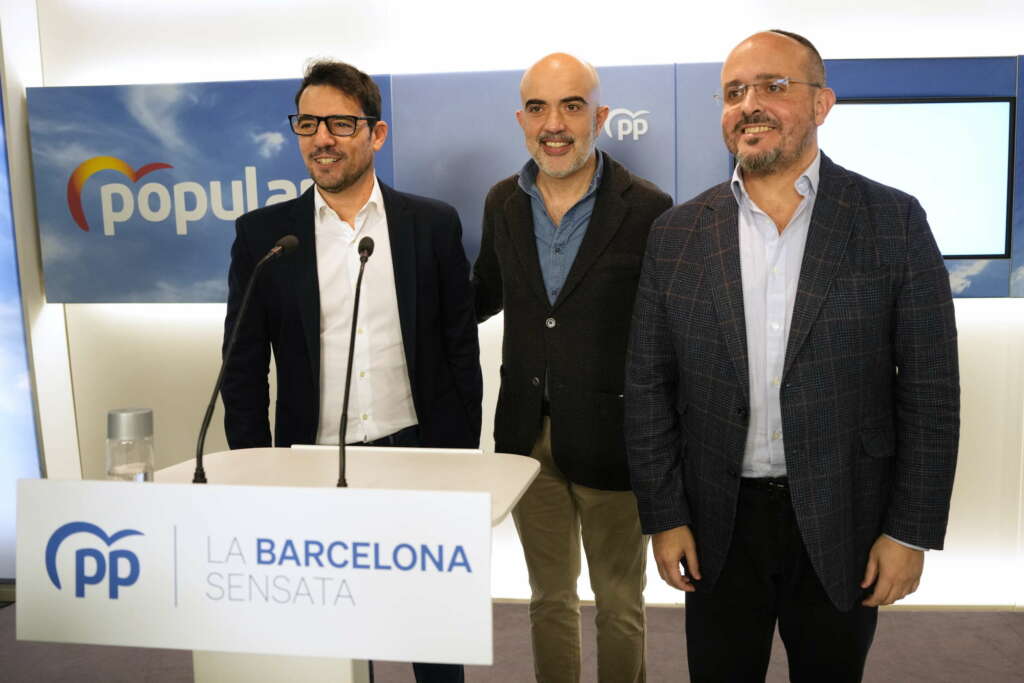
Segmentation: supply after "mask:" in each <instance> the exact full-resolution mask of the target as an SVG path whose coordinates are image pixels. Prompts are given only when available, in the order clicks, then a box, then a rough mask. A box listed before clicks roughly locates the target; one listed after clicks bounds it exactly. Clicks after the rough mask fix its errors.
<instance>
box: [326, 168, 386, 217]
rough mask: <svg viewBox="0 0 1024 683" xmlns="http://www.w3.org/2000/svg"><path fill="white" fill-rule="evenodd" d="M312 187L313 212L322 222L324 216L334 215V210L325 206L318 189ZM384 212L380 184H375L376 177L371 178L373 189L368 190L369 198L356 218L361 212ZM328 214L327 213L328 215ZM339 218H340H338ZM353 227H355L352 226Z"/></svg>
mask: <svg viewBox="0 0 1024 683" xmlns="http://www.w3.org/2000/svg"><path fill="white" fill-rule="evenodd" d="M313 187H314V192H313V210H314V211H315V212H316V216H317V218H319V219H321V220H323V219H324V217H325V216H328V215H330V214H331V213H335V211H334V209H332V208H331V207H330V206H328V205H327V202H326V201H325V200H324V198H323V195H321V194H320V188H319V187H316V186H315V185H314V186H313ZM383 210H384V195H382V194H381V192H380V183H378V182H377V176H376V175H374V176H373V189H372V190H370V198H369V199H367V200H366V203H365V204H363V206H362V208H361V209H359V211H358V212H357V213H356V216H357V217H358V216H359V215H360V214H362V213H363V212H369V211H378V212H380V211H383ZM328 212H329V213H328ZM339 218H340V216H339ZM353 227H355V226H353Z"/></svg>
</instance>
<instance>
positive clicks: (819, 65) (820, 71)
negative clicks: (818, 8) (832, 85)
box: [769, 28, 825, 86]
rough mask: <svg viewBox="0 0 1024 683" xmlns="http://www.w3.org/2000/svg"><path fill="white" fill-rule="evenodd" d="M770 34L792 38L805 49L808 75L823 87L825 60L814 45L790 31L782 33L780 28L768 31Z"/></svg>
mask: <svg viewBox="0 0 1024 683" xmlns="http://www.w3.org/2000/svg"><path fill="white" fill-rule="evenodd" d="M769 32H770V33H778V34H779V35H780V36H786V37H787V38H792V39H793V40H795V41H796V42H798V43H800V44H801V45H803V46H804V47H805V48H807V52H808V53H809V54H808V62H809V66H810V68H809V70H808V72H809V75H810V77H811V79H812V80H813V81H814V82H815V83H817V84H819V85H821V86H824V85H825V60H823V59H822V58H821V53H819V52H818V48H816V47H814V43H812V42H811V41H809V40H807V39H806V38H804V37H803V36H802V35H800V34H799V33H793V32H792V31H783V30H782V29H780V28H773V29H769Z"/></svg>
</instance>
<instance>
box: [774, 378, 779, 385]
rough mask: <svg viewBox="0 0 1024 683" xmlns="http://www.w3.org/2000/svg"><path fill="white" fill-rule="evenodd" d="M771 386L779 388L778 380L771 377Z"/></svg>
mask: <svg viewBox="0 0 1024 683" xmlns="http://www.w3.org/2000/svg"><path fill="white" fill-rule="evenodd" d="M772 386H774V387H777V386H779V378H778V377H772Z"/></svg>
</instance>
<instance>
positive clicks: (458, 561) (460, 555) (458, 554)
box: [448, 545, 473, 574]
mask: <svg viewBox="0 0 1024 683" xmlns="http://www.w3.org/2000/svg"><path fill="white" fill-rule="evenodd" d="M456 567H462V568H463V569H465V570H466V573H468V574H472V573H473V569H472V568H471V567H470V566H469V558H468V557H466V549H465V548H463V547H462V546H461V545H457V546H455V550H454V551H453V552H452V560H451V562H449V563H448V571H451V570H453V569H455V568H456Z"/></svg>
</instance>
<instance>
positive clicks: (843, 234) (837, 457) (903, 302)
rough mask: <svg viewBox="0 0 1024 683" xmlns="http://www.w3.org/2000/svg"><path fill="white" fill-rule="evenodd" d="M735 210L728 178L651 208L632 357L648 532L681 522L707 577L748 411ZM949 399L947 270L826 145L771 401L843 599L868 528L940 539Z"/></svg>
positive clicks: (910, 201) (633, 410) (952, 426)
mask: <svg viewBox="0 0 1024 683" xmlns="http://www.w3.org/2000/svg"><path fill="white" fill-rule="evenodd" d="M737 215H738V214H737V205H736V200H735V198H734V197H733V194H732V192H731V190H730V188H729V184H728V183H723V184H721V185H718V186H716V187H713V188H711V189H710V190H708V191H706V192H704V193H703V194H701V195H700V196H698V197H696V198H694V199H692V200H690V201H689V202H686V203H685V204H682V205H680V206H677V207H674V208H673V209H671V210H669V211H668V212H666V213H665V214H663V215H662V216H661V217H660V218H659V219H658V220H657V221H655V225H654V227H653V228H652V230H651V235H650V239H649V241H648V245H647V253H646V255H645V260H644V265H643V271H642V274H641V277H640V286H639V292H638V295H637V301H636V307H635V309H634V313H633V326H632V331H631V338H630V349H629V353H628V361H627V362H628V368H627V375H626V401H625V405H626V418H625V423H626V444H627V449H628V456H629V465H630V474H631V480H632V482H633V488H634V491H635V492H636V495H637V500H638V504H639V508H640V518H641V523H642V525H643V529H644V532H646V533H656V532H658V531H664V530H667V529H671V528H674V527H678V526H681V525H684V524H686V525H690V527H691V529H692V530H693V532H694V534H695V536H696V540H697V553H698V556H699V558H700V565H701V574H702V576H703V577H704V578H703V580H702V581H701V583H702V584H705V585H706V589H707V590H710V589H711V588H713V586H714V583H715V581H716V579H717V577H718V574H719V572H720V571H721V569H722V566H723V564H724V562H725V558H726V553H727V552H728V550H729V544H730V542H731V539H732V532H733V523H734V520H735V512H736V502H737V496H738V492H739V485H740V472H741V465H742V462H743V451H744V445H745V442H746V436H747V427H748V424H749V406H750V393H749V386H748V384H749V378H748V372H747V341H746V325H745V319H744V312H743V286H742V281H741V276H740V256H739V237H738V234H739V231H738V219H737ZM959 396H960V392H959V374H958V366H957V344H956V324H955V320H954V316H953V304H952V299H951V295H950V288H949V277H948V274H947V271H946V268H945V266H944V264H943V261H942V257H941V255H940V254H939V250H938V247H937V246H936V244H935V240H934V238H933V237H932V234H931V231H930V230H929V228H928V223H927V221H926V220H925V214H924V211H923V210H922V209H921V206H920V205H919V204H918V202H917V200H915V199H914V198H913V197H911V196H910V195H907V194H905V193H903V192H900V191H898V190H894V189H892V188H890V187H886V186H884V185H880V184H879V183H876V182H873V181H871V180H868V179H867V178H864V177H863V176H860V175H857V174H856V173H852V172H850V171H847V170H846V169H844V168H841V167H839V166H837V165H835V164H834V163H832V162H831V161H830V160H829V159H828V157H826V156H824V155H822V159H821V177H820V184H819V188H818V195H817V199H816V201H815V204H814V211H813V213H812V215H811V225H810V231H809V233H808V237H807V246H806V249H805V253H804V259H803V265H802V267H801V271H800V280H799V283H798V285H797V294H796V301H795V303H794V306H793V319H792V326H791V329H790V334H789V340H788V344H787V347H786V356H785V362H784V370H783V376H782V385H781V387H780V400H781V403H782V424H783V434H785V449H786V469H787V473H788V476H789V480H790V489H791V497H792V502H793V510H794V512H795V513H796V519H797V524H798V526H799V528H800V533H801V536H802V538H803V541H804V544H805V546H806V547H807V552H808V555H809V556H810V560H811V564H812V565H813V566H814V568H815V570H816V572H817V574H818V577H819V578H820V579H821V582H822V584H823V585H824V587H825V590H826V592H827V593H828V595H829V597H830V598H831V600H832V601H833V602H834V603H835V604H836V606H837V607H839V608H840V609H844V610H845V609H849V608H850V607H851V606H853V605H854V604H855V603H856V601H857V600H858V598H859V597H860V593H861V590H860V588H859V582H860V580H861V578H862V577H863V575H864V568H865V565H866V562H867V554H868V551H869V550H870V548H871V545H872V544H873V543H874V541H875V540H876V539H877V538H878V536H879V534H881V533H883V532H884V533H887V534H889V535H891V536H893V537H895V538H897V539H900V540H902V541H905V542H907V543H911V544H914V545H918V546H922V547H926V548H941V547H942V543H943V537H944V535H945V530H946V522H947V518H948V515H949V499H950V494H951V491H952V486H953V474H954V471H955V469H956V456H957V445H958V439H959V425H960V419H959V418H960V413H959V410H960V403H959ZM698 590H701V588H698Z"/></svg>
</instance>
